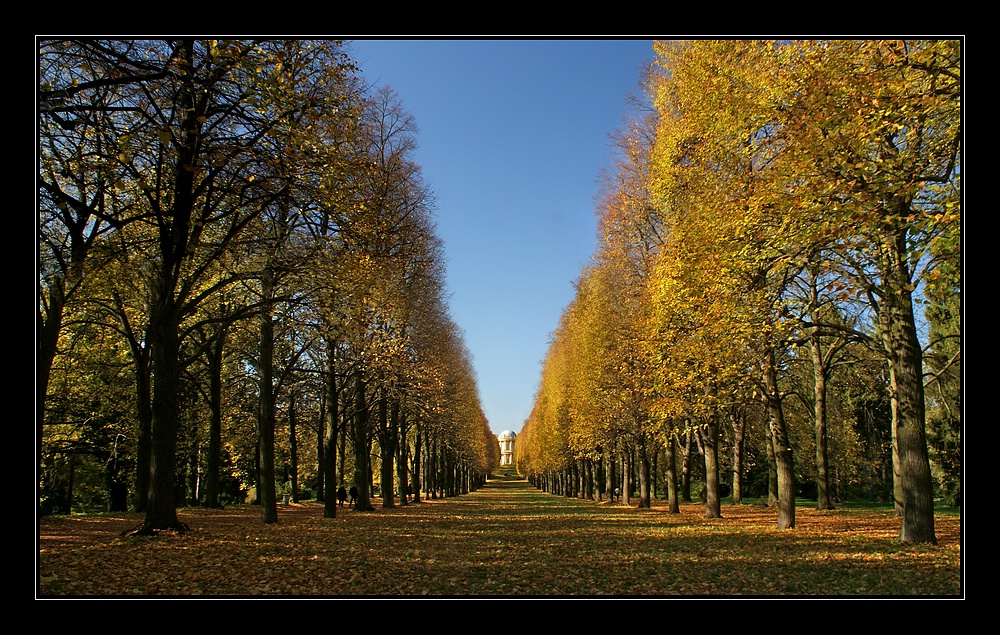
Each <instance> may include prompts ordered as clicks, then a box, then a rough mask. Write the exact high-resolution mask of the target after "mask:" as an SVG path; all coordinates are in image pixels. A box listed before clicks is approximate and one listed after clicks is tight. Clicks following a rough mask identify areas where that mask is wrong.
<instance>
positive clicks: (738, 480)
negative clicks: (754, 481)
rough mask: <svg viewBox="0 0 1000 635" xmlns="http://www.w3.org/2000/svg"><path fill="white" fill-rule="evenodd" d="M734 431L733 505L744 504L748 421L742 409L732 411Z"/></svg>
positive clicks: (731, 418) (731, 420) (731, 419)
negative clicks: (744, 449) (745, 444)
mask: <svg viewBox="0 0 1000 635" xmlns="http://www.w3.org/2000/svg"><path fill="white" fill-rule="evenodd" d="M729 416H730V422H731V424H732V430H733V447H732V450H733V505H742V504H743V446H744V440H743V436H744V433H745V431H746V425H747V419H746V414H745V413H744V412H743V410H742V409H739V410H736V409H733V410H731V411H730V415H729Z"/></svg>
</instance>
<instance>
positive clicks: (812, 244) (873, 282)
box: [517, 40, 962, 543]
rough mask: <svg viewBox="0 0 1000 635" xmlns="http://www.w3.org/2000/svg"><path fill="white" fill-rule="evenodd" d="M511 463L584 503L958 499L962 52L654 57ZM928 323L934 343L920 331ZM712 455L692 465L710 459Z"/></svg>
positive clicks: (714, 51)
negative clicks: (644, 102)
mask: <svg viewBox="0 0 1000 635" xmlns="http://www.w3.org/2000/svg"><path fill="white" fill-rule="evenodd" d="M655 53H656V61H655V63H654V64H653V65H652V67H651V69H650V72H649V75H648V78H647V81H646V87H647V88H648V93H647V97H648V105H649V108H648V109H646V110H645V111H644V112H642V113H641V115H640V116H637V117H635V120H634V121H632V122H631V123H630V125H629V126H628V127H627V129H626V130H625V131H624V132H623V133H622V134H621V135H620V137H619V143H618V147H617V150H618V151H617V152H616V154H615V157H616V160H615V164H614V166H613V169H611V170H610V171H609V173H608V175H607V179H606V187H605V196H604V198H603V200H602V203H601V206H600V208H599V210H598V213H599V217H600V228H599V236H598V241H597V242H598V248H597V249H596V250H595V253H594V258H593V263H592V264H591V265H589V266H588V267H587V268H586V269H585V270H584V271H583V272H582V273H581V276H580V279H579V282H578V285H577V295H576V299H575V300H574V302H573V303H572V304H571V305H570V306H569V307H567V308H566V310H565V312H564V315H563V317H562V320H561V321H560V324H559V328H558V329H557V330H556V331H555V333H554V336H553V341H552V344H551V348H550V350H549V353H548V356H547V357H546V359H545V363H544V366H543V371H542V377H541V382H540V387H539V390H538V393H537V397H536V401H535V406H534V409H533V411H532V413H531V416H530V417H529V418H528V420H527V421H526V422H525V425H524V428H523V429H522V431H521V434H520V435H519V437H518V443H517V453H518V454H517V465H518V469H519V471H521V472H522V473H524V474H527V475H528V476H529V478H530V479H532V480H533V481H535V482H536V483H537V484H538V485H539V486H540V487H544V488H546V489H548V490H550V491H555V492H560V493H565V494H567V495H576V496H584V497H595V498H601V497H607V496H608V495H609V492H613V491H614V488H616V487H619V488H621V489H622V492H623V496H624V498H625V501H626V502H628V501H629V497H630V496H633V495H635V494H636V493H637V494H638V497H639V503H638V504H639V507H646V506H648V505H649V500H650V496H655V495H657V493H658V491H660V492H662V493H663V495H664V496H666V497H667V498H668V500H669V501H670V505H671V508H672V509H674V510H676V509H677V508H676V501H677V500H679V499H680V500H690V499H691V487H692V485H691V482H692V480H699V479H700V480H701V482H702V486H701V488H700V489H701V496H702V500H704V502H705V509H706V515H707V516H709V517H715V516H719V515H721V514H722V513H723V510H722V507H721V506H720V498H722V497H724V496H727V495H728V496H732V499H733V502H734V503H741V502H745V500H746V498H747V497H759V498H760V499H762V500H764V501H766V502H767V504H770V505H775V506H777V507H778V513H777V517H778V520H777V524H778V527H779V528H791V527H794V526H795V506H794V504H793V503H794V498H795V496H809V497H812V498H815V500H816V501H817V507H818V508H819V509H830V508H832V507H833V506H834V505H835V504H836V502H837V501H838V500H839V499H845V498H876V499H884V500H892V501H895V504H896V509H897V512H898V514H899V515H900V516H901V518H902V530H901V534H900V537H901V539H902V540H903V541H906V542H931V543H933V542H935V535H934V517H933V497H934V496H935V495H940V496H943V497H945V500H946V501H947V502H949V503H951V504H956V503H957V502H958V501H959V500H960V483H961V412H962V410H961V374H960V367H961V286H962V285H961V262H962V261H961V200H962V199H961V142H962V128H961V123H962V116H961V105H962V104H961V97H962V90H961V88H962V85H961V79H962V77H961V68H962V57H961V42H960V41H957V40H935V41H888V40H850V41H753V40H738V41H731V40H701V41H691V42H658V43H657V44H656V46H655ZM925 324H926V325H927V326H924V325H925ZM696 458H697V459H698V460H695V459H696Z"/></svg>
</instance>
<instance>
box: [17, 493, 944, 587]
mask: <svg viewBox="0 0 1000 635" xmlns="http://www.w3.org/2000/svg"><path fill="white" fill-rule="evenodd" d="M634 503H635V501H633V505H634ZM374 504H375V507H376V510H375V511H374V512H367V513H365V512H355V511H354V510H351V509H349V508H348V507H341V508H338V510H337V517H336V518H324V517H323V504H322V503H320V502H316V501H307V502H304V503H299V504H296V503H292V504H289V505H279V507H278V519H279V522H277V523H275V524H271V525H265V524H263V523H262V522H261V521H260V508H259V507H255V506H250V505H239V506H232V507H227V508H225V509H221V510H211V509H203V508H182V509H180V510H178V518H179V520H181V521H182V522H184V523H186V524H187V525H189V526H190V531H188V532H184V533H178V532H175V531H164V532H160V534H159V535H157V536H155V537H129V538H122V537H120V534H121V533H122V532H124V531H126V530H128V529H132V528H134V527H135V526H136V525H138V524H140V523H141V521H142V517H141V516H140V515H138V514H129V513H108V514H91V515H74V516H47V517H42V518H39V519H38V523H37V525H38V543H37V547H38V556H37V560H36V565H37V567H36V579H35V581H36V591H35V593H36V598H38V599H47V598H66V597H89V598H120V597H147V598H154V597H155V598H161V597H174V598H189V597H195V596H199V597H214V598H233V597H262V596H267V597H297V598H303V599H305V598H348V597H351V598H357V597H367V598H372V599H380V598H386V597H392V598H420V597H425V598H426V597H432V598H442V597H460V596H461V597H477V598H536V597H545V598H561V597H604V598H678V597H680V598H683V597H697V598H726V597H736V596H739V597H753V598H777V597H810V598H821V597H827V598H828V597H836V598H848V597H878V598H899V597H914V596H923V597H935V598H963V597H964V591H963V582H964V575H963V572H962V557H961V556H962V538H963V534H962V529H961V516H960V514H959V513H958V511H957V510H955V511H953V512H942V513H938V514H936V516H935V533H936V537H937V540H938V544H937V545H906V544H902V543H901V542H900V541H899V538H898V536H899V528H900V520H899V519H898V518H896V517H895V515H894V514H893V513H892V511H891V510H890V509H887V508H879V509H858V508H850V507H849V506H844V507H842V508H840V509H836V510H832V511H823V512H820V511H817V510H815V509H814V508H809V507H803V506H800V507H798V508H797V509H796V526H795V528H794V529H790V530H778V529H776V528H775V521H776V518H777V512H776V510H774V509H769V508H767V507H764V506H761V505H724V506H723V508H722V515H723V518H718V519H706V518H704V517H703V516H704V506H703V505H702V504H700V503H686V504H682V505H681V513H680V514H670V513H667V509H666V506H665V502H664V501H661V500H656V501H654V502H653V508H652V509H649V510H639V509H636V508H635V507H634V506H627V505H623V504H621V503H611V504H609V503H607V502H604V503H598V502H593V501H583V500H578V499H572V498H565V497H560V496H553V495H550V494H546V493H544V492H540V491H537V490H535V489H534V488H533V487H531V486H530V485H528V484H527V483H526V482H524V481H517V480H496V481H490V482H488V483H487V485H486V486H485V487H483V488H482V489H480V490H478V491H476V492H472V493H469V494H465V495H462V496H458V497H453V498H446V499H436V500H429V501H422V502H421V503H420V504H410V505H406V506H399V505H398V501H397V506H395V507H392V508H383V507H381V501H380V500H379V499H377V498H376V499H374Z"/></svg>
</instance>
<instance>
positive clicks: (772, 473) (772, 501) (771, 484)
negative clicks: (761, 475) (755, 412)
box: [764, 416, 778, 507]
mask: <svg viewBox="0 0 1000 635" xmlns="http://www.w3.org/2000/svg"><path fill="white" fill-rule="evenodd" d="M767 421H768V423H767V434H765V435H764V436H765V438H766V443H765V444H764V447H765V449H766V450H767V506H768V507H774V506H776V505H777V504H778V463H777V460H776V459H775V457H774V434H773V432H772V430H771V418H770V416H768V419H767Z"/></svg>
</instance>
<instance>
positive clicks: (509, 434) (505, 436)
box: [497, 430, 517, 439]
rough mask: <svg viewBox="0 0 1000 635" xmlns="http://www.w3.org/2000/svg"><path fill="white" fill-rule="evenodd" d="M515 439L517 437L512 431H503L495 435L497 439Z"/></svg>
mask: <svg viewBox="0 0 1000 635" xmlns="http://www.w3.org/2000/svg"><path fill="white" fill-rule="evenodd" d="M516 437H517V435H516V434H514V432H513V431H512V430H504V431H503V432H501V433H500V434H498V435H497V438H498V439H513V438H516Z"/></svg>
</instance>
